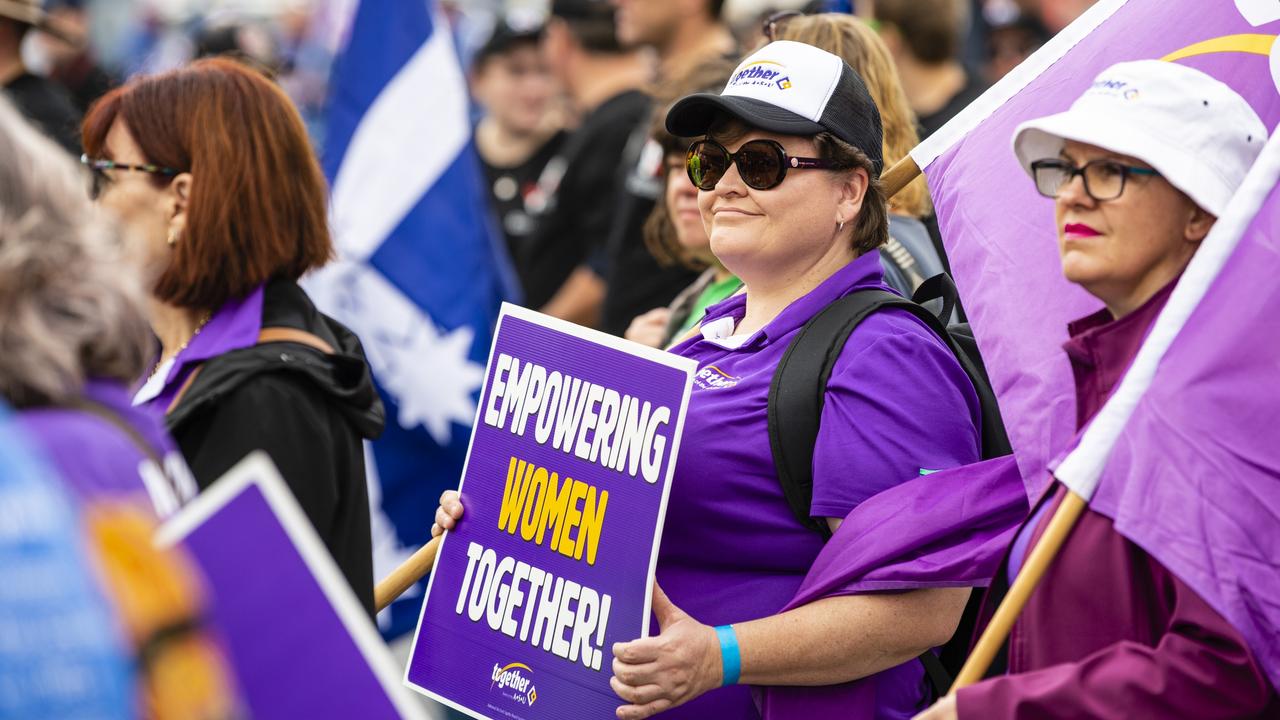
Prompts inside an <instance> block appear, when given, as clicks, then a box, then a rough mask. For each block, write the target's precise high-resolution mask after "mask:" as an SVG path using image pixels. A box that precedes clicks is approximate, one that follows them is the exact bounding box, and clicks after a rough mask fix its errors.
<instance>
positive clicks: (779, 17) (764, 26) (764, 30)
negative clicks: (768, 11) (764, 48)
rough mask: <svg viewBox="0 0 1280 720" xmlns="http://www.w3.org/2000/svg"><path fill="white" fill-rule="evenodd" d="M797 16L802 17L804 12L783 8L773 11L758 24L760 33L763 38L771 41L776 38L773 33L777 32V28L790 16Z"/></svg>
mask: <svg viewBox="0 0 1280 720" xmlns="http://www.w3.org/2000/svg"><path fill="white" fill-rule="evenodd" d="M798 17H804V13H802V12H797V11H795V10H783V11H781V12H776V13H773V14H772V15H770V16H769V17H767V18H765V19H764V22H762V23H761V24H760V34H761V35H764V37H765V39H766V40H768V41H769V42H773V41H774V40H776V39H777V38H775V37H774V35H776V34H777V32H778V30H780V29H781V28H782V26H783V25H785V24H786V22H787V21H788V20H790V19H791V18H798Z"/></svg>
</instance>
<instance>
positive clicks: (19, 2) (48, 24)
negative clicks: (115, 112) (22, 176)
mask: <svg viewBox="0 0 1280 720" xmlns="http://www.w3.org/2000/svg"><path fill="white" fill-rule="evenodd" d="M33 29H37V30H40V31H41V32H46V33H50V34H52V35H54V36H56V37H57V38H59V39H61V40H63V41H64V42H68V43H74V42H76V39H75V38H73V37H71V36H70V35H69V34H67V33H66V32H64V31H63V29H62V28H61V27H60V26H58V25H57V24H56V23H54V22H53V21H52V20H50V18H49V16H48V14H47V13H45V11H44V10H43V9H42V8H41V7H40V3H39V0H0V94H3V95H5V96H7V97H8V98H9V100H10V101H12V102H13V104H14V105H15V106H16V107H17V108H18V111H19V112H21V113H22V114H23V115H24V116H26V118H27V119H28V120H30V121H31V122H32V123H34V124H35V125H36V126H37V127H38V128H40V130H42V131H43V132H44V133H45V134H46V135H48V136H49V137H51V138H53V139H54V140H55V141H57V143H58V144H59V145H61V146H62V147H63V148H64V149H66V150H67V152H70V153H72V154H79V153H80V139H79V136H78V133H77V130H78V128H79V126H80V113H79V112H77V111H76V109H75V105H74V104H73V103H72V101H71V97H70V96H69V95H68V94H67V93H66V91H65V90H63V89H62V88H61V87H59V86H58V84H57V83H55V82H53V81H52V80H49V79H48V78H43V77H40V76H39V75H34V74H32V73H31V72H29V71H28V70H27V69H26V67H25V66H24V65H23V62H22V40H23V38H25V37H26V35H27V33H28V32H30V31H31V30H33ZM77 44H78V43H77Z"/></svg>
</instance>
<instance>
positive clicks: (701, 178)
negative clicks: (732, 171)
mask: <svg viewBox="0 0 1280 720" xmlns="http://www.w3.org/2000/svg"><path fill="white" fill-rule="evenodd" d="M685 168H686V169H687V170H688V172H689V181H690V182H692V183H693V185H694V187H696V188H698V189H699V190H712V189H714V188H715V186H716V183H718V182H720V178H722V177H724V172H725V170H727V169H729V155H728V153H727V152H725V149H724V148H722V147H720V146H719V145H717V144H716V143H712V142H707V141H706V140H702V141H699V142H696V143H694V144H693V145H691V146H689V154H688V155H687V156H686V157H685Z"/></svg>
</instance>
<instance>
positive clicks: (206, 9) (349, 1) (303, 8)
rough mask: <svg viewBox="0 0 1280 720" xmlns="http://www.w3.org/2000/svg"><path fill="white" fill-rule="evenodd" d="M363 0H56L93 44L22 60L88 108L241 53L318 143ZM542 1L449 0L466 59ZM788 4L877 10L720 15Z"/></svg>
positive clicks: (1014, 0) (1027, 12) (1046, 24)
mask: <svg viewBox="0 0 1280 720" xmlns="http://www.w3.org/2000/svg"><path fill="white" fill-rule="evenodd" d="M357 1H358V0H49V1H48V2H45V3H44V7H45V9H46V10H47V11H48V13H49V15H50V16H51V18H52V19H53V20H54V21H56V22H57V23H59V24H60V25H61V26H62V27H64V28H66V29H68V30H69V31H71V32H73V33H76V34H78V35H81V36H82V37H84V38H85V39H86V43H85V45H84V46H83V47H82V48H76V47H73V46H72V45H69V44H68V43H66V42H63V41H61V40H59V39H57V38H55V37H53V36H51V35H49V34H46V33H41V32H33V33H28V34H27V37H26V38H25V39H24V41H23V48H22V55H23V60H24V64H25V65H26V68H27V69H28V70H29V71H31V72H32V73H33V74H36V75H42V76H47V77H50V78H52V79H54V80H56V81H57V82H58V83H59V84H61V85H63V86H64V87H65V88H66V89H67V90H68V91H69V93H70V94H71V97H72V98H73V100H74V101H75V103H76V104H77V106H78V107H79V108H80V110H81V111H83V109H84V108H86V107H87V106H88V104H89V103H90V102H92V101H93V100H94V99H95V98H96V97H98V96H99V95H101V94H102V93H103V92H104V91H105V90H106V89H108V88H109V87H111V86H112V85H113V84H115V83H118V82H120V81H121V80H122V79H123V78H127V77H129V76H130V75H132V74H134V73H138V72H145V73H151V72H157V71H162V70H166V69H169V68H172V67H176V66H178V65H180V64H182V63H183V62H185V61H187V60H190V59H192V58H194V57H198V56H202V55H216V54H224V53H228V52H231V53H235V54H238V55H241V56H243V57H246V58H249V59H251V60H252V61H254V62H256V63H258V64H261V65H262V66H264V67H266V68H269V69H271V70H272V71H273V72H274V73H276V75H277V77H278V78H279V81H280V83H281V85H282V86H283V87H284V88H285V89H286V91H287V92H288V93H289V95H290V96H291V97H292V98H293V100H294V102H296V103H297V105H298V108H299V109H300V111H301V112H302V114H303V117H304V118H305V119H306V121H307V124H308V129H309V130H310V132H311V133H312V137H313V140H314V141H315V143H316V145H317V147H318V148H321V147H323V142H324V121H323V112H322V110H323V107H324V103H325V100H326V97H327V95H326V92H327V81H328V74H329V67H330V64H331V62H332V60H333V57H334V54H335V53H336V52H337V50H338V48H339V47H340V44H341V42H342V40H343V38H344V33H345V32H346V30H347V27H348V25H349V22H350V20H351V18H352V16H353V13H354V9H355V6H356V4H357ZM1091 4H1092V2H1090V0H971V3H970V5H971V7H970V12H969V14H968V18H967V26H968V27H967V28H966V29H965V30H964V32H963V42H962V45H961V47H962V53H961V57H962V59H963V62H964V63H965V65H966V67H967V68H968V69H969V70H970V71H971V72H972V73H973V74H974V75H975V76H977V77H980V78H981V79H982V81H984V82H985V83H991V82H994V81H995V80H997V79H999V78H1000V77H1002V76H1003V75H1004V74H1005V73H1006V72H1008V71H1009V70H1010V69H1011V68H1012V67H1013V66H1015V65H1016V64H1017V63H1018V62H1020V61H1021V60H1022V59H1023V58H1025V57H1026V56H1027V55H1028V54H1029V53H1030V52H1031V51H1033V50H1034V49H1035V48H1037V47H1039V46H1040V45H1041V44H1042V43H1043V42H1044V41H1045V40H1046V39H1047V38H1048V37H1049V36H1050V35H1051V34H1052V33H1054V32H1056V31H1057V30H1059V29H1061V28H1062V27H1064V26H1065V25H1066V24H1067V23H1069V22H1070V21H1071V20H1072V19H1074V18H1075V17H1076V16H1078V15H1079V14H1080V13H1081V12H1083V11H1084V9H1086V8H1087V7H1088V6H1089V5H1091ZM547 5H548V3H547V2H546V1H545V0H508V1H507V2H502V1H501V0H453V1H451V2H444V3H442V6H443V7H444V8H445V9H446V10H447V12H448V15H449V17H450V19H451V20H452V22H453V24H454V31H455V34H456V37H457V38H458V47H459V50H460V52H461V54H462V55H463V60H464V66H465V64H466V60H467V58H468V57H469V56H470V55H471V54H473V53H474V52H475V51H476V50H477V49H478V48H479V47H480V46H481V45H482V44H483V43H484V41H485V40H486V38H488V37H489V35H490V33H491V32H492V29H493V27H494V24H495V22H496V21H497V20H498V19H499V18H502V17H504V16H505V17H507V18H514V19H516V20H515V21H516V22H517V23H518V22H527V23H530V24H536V23H537V22H538V21H539V20H540V19H541V18H543V17H545V15H546V13H547V11H548V7H547ZM784 10H810V11H821V10H838V11H846V12H848V11H853V12H855V13H857V14H860V15H864V16H871V14H872V12H873V11H872V3H871V2H866V1H865V0H864V1H863V2H856V1H855V2H853V3H852V4H851V2H850V0H829V1H827V2H821V1H819V2H805V1H804V0H727V2H726V3H725V9H724V17H725V19H726V20H727V21H728V22H729V24H730V26H731V27H732V29H733V30H734V32H735V34H736V35H737V36H738V37H739V38H740V40H742V45H743V47H750V46H751V45H752V44H753V43H754V41H755V39H756V38H757V37H758V35H759V28H760V23H761V20H762V19H763V18H766V17H768V16H769V15H770V14H772V13H775V12H778V11H784Z"/></svg>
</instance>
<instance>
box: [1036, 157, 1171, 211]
mask: <svg viewBox="0 0 1280 720" xmlns="http://www.w3.org/2000/svg"><path fill="white" fill-rule="evenodd" d="M1031 173H1032V175H1033V176H1034V177H1035V181H1036V190H1038V191H1039V192H1040V194H1041V195H1043V196H1045V197H1049V198H1056V197H1058V196H1059V195H1061V194H1062V188H1064V187H1066V186H1067V183H1070V182H1071V180H1072V179H1073V178H1075V176H1077V175H1079V176H1081V177H1083V178H1084V191H1085V194H1087V195H1088V196H1089V197H1091V198H1093V199H1094V200H1097V201H1098V202H1104V201H1106V200H1115V199H1116V198H1118V197H1120V194H1121V193H1123V192H1124V182H1125V180H1127V179H1128V177H1129V176H1130V175H1144V176H1151V175H1154V176H1157V177H1159V175H1160V173H1158V172H1156V171H1155V170H1152V169H1151V168H1143V167H1134V166H1133V165H1125V164H1123V163H1118V162H1116V161H1114V160H1094V161H1092V162H1088V163H1085V164H1084V165H1083V166H1081V167H1076V166H1075V165H1072V164H1071V163H1069V162H1067V161H1066V160H1058V159H1049V160H1036V161H1034V162H1032V163H1031Z"/></svg>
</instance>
